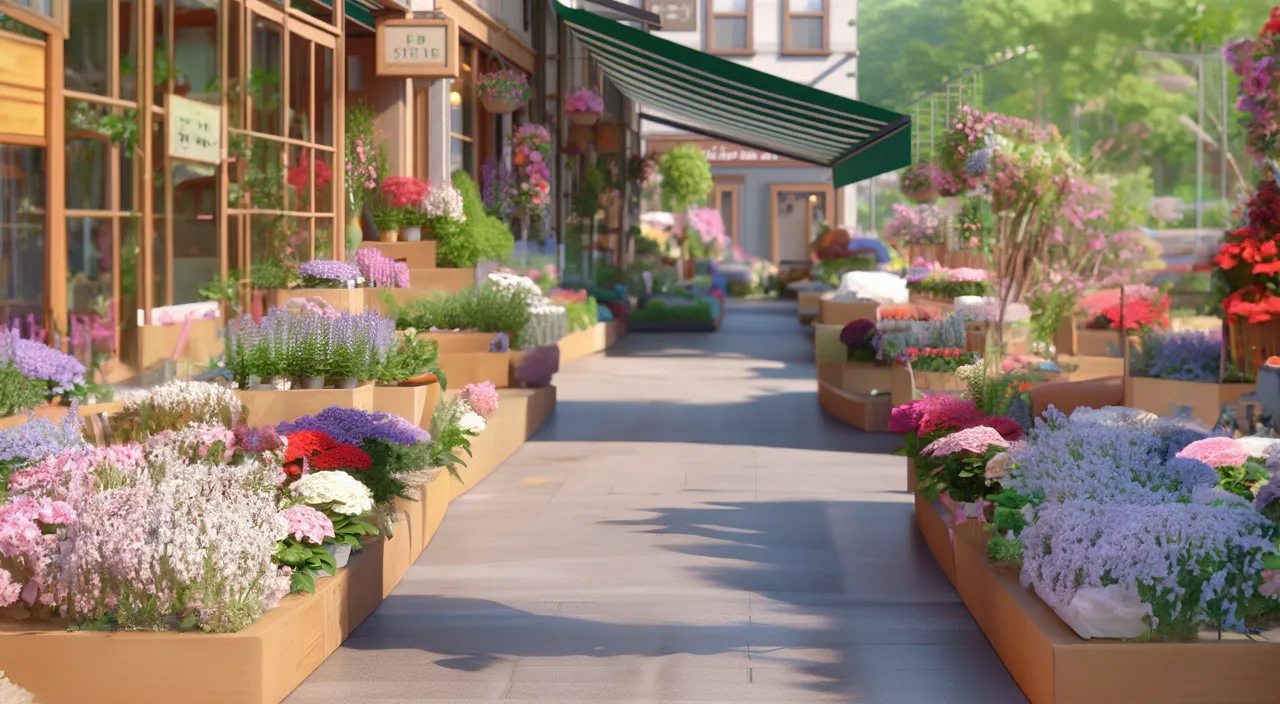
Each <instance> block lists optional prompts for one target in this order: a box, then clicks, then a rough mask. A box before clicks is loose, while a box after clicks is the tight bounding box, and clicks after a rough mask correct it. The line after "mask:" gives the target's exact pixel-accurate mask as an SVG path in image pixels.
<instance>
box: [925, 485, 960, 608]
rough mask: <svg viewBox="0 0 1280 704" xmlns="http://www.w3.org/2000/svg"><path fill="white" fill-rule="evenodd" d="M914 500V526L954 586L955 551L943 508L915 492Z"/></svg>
mask: <svg viewBox="0 0 1280 704" xmlns="http://www.w3.org/2000/svg"><path fill="white" fill-rule="evenodd" d="M913 490H914V489H913ZM915 501H916V511H915V515H916V526H917V527H918V528H919V529H920V534H921V535H923V536H924V542H925V543H926V544H927V545H928V546H929V552H931V553H933V559H934V560H936V561H937V562H938V566H939V567H941V568H942V573H943V574H945V575H947V581H949V582H951V585H952V586H955V584H956V562H955V557H954V554H955V553H954V550H953V549H952V546H951V532H950V531H949V530H948V529H947V517H946V512H945V511H944V510H943V508H942V504H940V503H938V502H937V501H934V502H933V503H929V502H928V501H925V500H924V497H922V496H920V495H919V494H916V497H915ZM966 525H967V524H966ZM958 532H959V531H957V534H958Z"/></svg>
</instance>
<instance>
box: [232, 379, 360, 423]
mask: <svg viewBox="0 0 1280 704" xmlns="http://www.w3.org/2000/svg"><path fill="white" fill-rule="evenodd" d="M373 390H374V385H373V384H372V383H365V384H361V385H360V386H357V387H356V388H354V389H290V390H289V391H275V390H263V391H257V390H241V391H236V395H237V396H239V397H240V402H241V403H243V404H244V412H245V422H246V423H248V424H249V425H278V424H280V423H283V422H284V421H292V420H297V419H299V418H301V417H302V416H310V415H315V414H317V413H319V412H320V411H323V410H324V409H326V408H328V407H329V406H343V407H344V408H359V409H361V410H365V411H372V410H374V408H373V393H374V392H373Z"/></svg>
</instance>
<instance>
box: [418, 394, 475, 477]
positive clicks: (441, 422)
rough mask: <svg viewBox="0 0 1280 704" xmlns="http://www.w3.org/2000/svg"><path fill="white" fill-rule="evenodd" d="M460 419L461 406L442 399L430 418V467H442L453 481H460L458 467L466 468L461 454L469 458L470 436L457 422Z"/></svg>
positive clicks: (458, 403) (455, 401)
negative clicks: (450, 475) (447, 471)
mask: <svg viewBox="0 0 1280 704" xmlns="http://www.w3.org/2000/svg"><path fill="white" fill-rule="evenodd" d="M461 417H462V405H461V403H460V402H459V401H458V400H457V399H454V400H449V399H442V400H441V401H440V405H439V406H437V407H436V411H435V413H433V414H432V416H431V443H430V445H429V447H430V457H431V458H430V466H432V467H444V468H446V469H448V470H449V474H452V475H453V478H454V479H457V480H458V481H462V477H461V475H459V474H458V467H466V466H467V463H466V461H464V460H463V459H462V457H461V456H462V454H464V453H465V454H466V455H467V456H468V457H471V456H472V455H471V436H469V435H467V434H466V433H465V432H464V431H463V430H462V426H461V425H459V423H458V421H459V419H460V418H461Z"/></svg>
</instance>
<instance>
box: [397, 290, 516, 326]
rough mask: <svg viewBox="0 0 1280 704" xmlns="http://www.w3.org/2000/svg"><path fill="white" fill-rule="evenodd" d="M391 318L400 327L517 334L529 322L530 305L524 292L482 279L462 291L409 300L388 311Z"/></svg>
mask: <svg viewBox="0 0 1280 704" xmlns="http://www.w3.org/2000/svg"><path fill="white" fill-rule="evenodd" d="M391 317H393V318H395V321H396V327H397V328H399V329H401V330H406V329H408V328H414V329H415V330H431V329H432V328H437V329H440V330H479V331H481V332H506V333H511V334H514V335H515V336H519V334H520V333H521V332H523V331H524V328H525V326H527V325H528V324H529V307H528V301H527V300H526V297H525V295H524V294H523V293H520V292H518V291H517V292H507V291H504V290H503V289H502V288H501V287H499V286H498V285H497V284H494V283H492V282H485V283H484V284H482V285H481V286H479V287H472V288H469V289H467V290H465V291H459V292H457V293H437V294H435V295H433V296H430V297H428V298H419V299H417V300H414V301H410V302H409V303H407V304H405V305H404V306H403V307H397V308H395V309H393V310H391Z"/></svg>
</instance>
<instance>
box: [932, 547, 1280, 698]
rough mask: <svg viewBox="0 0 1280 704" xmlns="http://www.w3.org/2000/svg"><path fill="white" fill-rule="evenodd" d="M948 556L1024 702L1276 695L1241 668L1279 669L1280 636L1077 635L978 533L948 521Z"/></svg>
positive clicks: (1271, 686)
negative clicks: (993, 558)
mask: <svg viewBox="0 0 1280 704" xmlns="http://www.w3.org/2000/svg"><path fill="white" fill-rule="evenodd" d="M967 527H968V524H966V525H965V526H961V528H967ZM954 561H955V573H956V590H957V591H958V592H960V598H961V599H962V600H963V601H964V603H965V606H967V607H968V608H969V611H970V612H971V613H972V614H973V618H974V620H975V621H977V622H978V625H979V626H980V627H981V628H982V632H983V633H984V634H985V635H986V636H987V640H988V641H990V642H991V647H992V648H993V649H995V651H996V654H997V655H999V656H1000V659H1001V660H1002V661H1003V662H1004V666H1005V667H1006V668H1007V669H1008V670H1009V674H1011V675H1013V679H1014V680H1015V681H1016V682H1017V683H1018V686H1019V687H1021V688H1022V692H1023V693H1024V694H1025V695H1026V696H1027V698H1028V699H1030V700H1031V702H1032V704H1133V703H1135V702H1183V703H1187V704H1189V703H1191V702H1232V704H1264V703H1268V704H1270V703H1274V702H1275V701H1276V689H1275V683H1274V682H1272V681H1270V679H1269V678H1266V677H1252V676H1250V675H1249V673H1259V672H1276V671H1280V643H1274V642H1255V641H1249V640H1222V641H1201V642H1198V643H1137V642H1126V641H1117V640H1100V639H1094V640H1085V639H1083V638H1080V637H1079V636H1077V635H1076V634H1075V632H1074V631H1072V630H1071V628H1070V627H1068V626H1067V625H1066V624H1065V623H1063V622H1062V620H1061V619H1059V618H1058V616H1057V614H1055V613H1054V612H1053V610H1052V609H1050V608H1049V607H1048V606H1047V605H1046V604H1045V603H1044V602H1043V601H1041V600H1040V598H1039V597H1038V596H1036V594H1035V592H1034V591H1032V590H1030V589H1028V588H1025V587H1023V586H1022V585H1021V584H1019V581H1018V575H1017V573H1016V572H1014V571H1013V570H1003V569H997V568H995V567H993V566H992V565H991V564H990V563H989V562H988V561H987V552H986V543H985V539H984V536H983V535H982V534H981V533H977V532H974V531H965V530H957V532H956V541H955V544H954Z"/></svg>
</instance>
